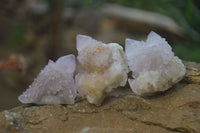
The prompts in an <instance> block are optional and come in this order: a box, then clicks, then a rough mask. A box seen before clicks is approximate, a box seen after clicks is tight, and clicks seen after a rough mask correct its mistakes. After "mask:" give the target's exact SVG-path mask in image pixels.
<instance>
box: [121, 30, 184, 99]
mask: <svg viewBox="0 0 200 133" xmlns="http://www.w3.org/2000/svg"><path fill="white" fill-rule="evenodd" d="M125 52H126V56H127V62H128V65H129V69H130V70H131V71H132V78H133V79H128V82H129V84H130V87H131V89H132V90H133V92H134V93H135V94H137V95H148V94H153V93H155V92H160V91H165V90H167V89H168V88H170V87H171V86H172V85H174V84H175V83H177V82H179V81H180V80H181V79H182V78H183V77H184V75H185V72H186V69H185V66H184V65H183V63H182V61H181V60H180V59H179V58H178V57H176V56H174V53H173V52H172V48H171V46H170V45H169V44H168V42H167V41H166V40H165V39H164V38H161V37H160V36H159V35H158V34H156V33H155V32H150V33H149V35H148V37H147V40H146V42H144V41H136V40H132V39H126V47H125Z"/></svg>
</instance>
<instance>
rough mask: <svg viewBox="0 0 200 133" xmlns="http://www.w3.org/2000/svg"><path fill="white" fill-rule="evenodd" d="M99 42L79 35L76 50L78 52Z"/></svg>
mask: <svg viewBox="0 0 200 133" xmlns="http://www.w3.org/2000/svg"><path fill="white" fill-rule="evenodd" d="M97 42H98V41H96V40H94V39H92V38H91V37H89V36H86V35H77V36H76V48H77V50H78V51H80V50H82V49H83V48H84V47H86V46H88V45H90V44H93V43H97Z"/></svg>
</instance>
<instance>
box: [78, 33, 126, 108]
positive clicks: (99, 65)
mask: <svg viewBox="0 0 200 133" xmlns="http://www.w3.org/2000/svg"><path fill="white" fill-rule="evenodd" d="M77 50H78V57H77V59H78V62H79V70H78V71H79V72H78V74H77V75H76V78H75V79H76V85H77V88H78V91H79V93H81V95H82V96H83V97H85V98H86V99H87V100H88V101H89V102H90V103H92V104H96V105H100V104H101V102H102V101H103V99H104V98H105V96H106V95H107V94H108V93H110V92H111V91H112V90H113V88H116V87H118V86H124V85H125V84H126V82H127V73H128V71H129V70H128V65H127V63H126V58H125V54H124V52H123V48H122V47H121V46H120V45H118V44H117V43H109V44H104V43H102V42H99V41H96V40H94V39H92V38H91V37H88V36H84V35H78V36H77Z"/></svg>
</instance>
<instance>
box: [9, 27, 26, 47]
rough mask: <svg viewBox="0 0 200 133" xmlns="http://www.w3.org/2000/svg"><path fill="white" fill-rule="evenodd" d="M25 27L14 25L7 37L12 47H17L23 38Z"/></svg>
mask: <svg viewBox="0 0 200 133" xmlns="http://www.w3.org/2000/svg"><path fill="white" fill-rule="evenodd" d="M25 34H26V28H25V27H24V26H23V25H22V24H20V25H17V26H15V27H14V28H13V29H12V31H11V35H10V38H9V42H8V44H9V45H11V46H12V47H13V46H14V47H18V46H19V45H20V44H21V43H22V42H23V41H24V40H25Z"/></svg>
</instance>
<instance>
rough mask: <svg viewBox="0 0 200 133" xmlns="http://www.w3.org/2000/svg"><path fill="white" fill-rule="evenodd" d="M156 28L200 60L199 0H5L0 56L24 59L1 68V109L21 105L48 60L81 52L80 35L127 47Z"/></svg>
mask: <svg viewBox="0 0 200 133" xmlns="http://www.w3.org/2000/svg"><path fill="white" fill-rule="evenodd" d="M151 30H153V31H155V32H157V33H158V34H160V35H161V36H162V37H165V38H166V40H167V41H168V42H169V44H170V45H171V46H172V47H173V51H174V52H175V54H176V55H177V56H179V57H180V58H181V59H182V60H185V61H194V62H200V1H199V0H153V1H149V0H28V1H26V0H1V1H0V61H1V64H2V62H3V61H5V60H9V58H8V57H10V56H11V55H13V56H14V57H16V60H18V59H23V65H24V66H26V68H25V67H23V68H19V69H20V70H16V71H3V70H2V71H1V72H0V110H4V109H8V108H11V107H14V106H17V105H19V104H20V103H19V101H18V100H17V97H18V96H19V95H20V94H21V93H22V91H24V90H25V89H26V88H27V87H28V85H29V84H31V83H32V81H33V79H34V78H35V77H36V76H37V74H38V73H39V71H40V70H41V69H42V68H43V67H44V65H45V64H47V62H48V60H49V59H52V60H56V59H57V58H58V57H60V56H63V55H66V54H71V53H73V54H75V55H76V54H77V51H76V47H75V44H76V35H77V34H85V35H89V36H92V37H94V38H95V39H97V40H100V41H103V42H105V43H109V42H116V43H119V44H121V45H122V46H124V41H125V39H126V38H132V39H138V40H145V39H146V36H147V35H148V33H149V32H150V31H151Z"/></svg>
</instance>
